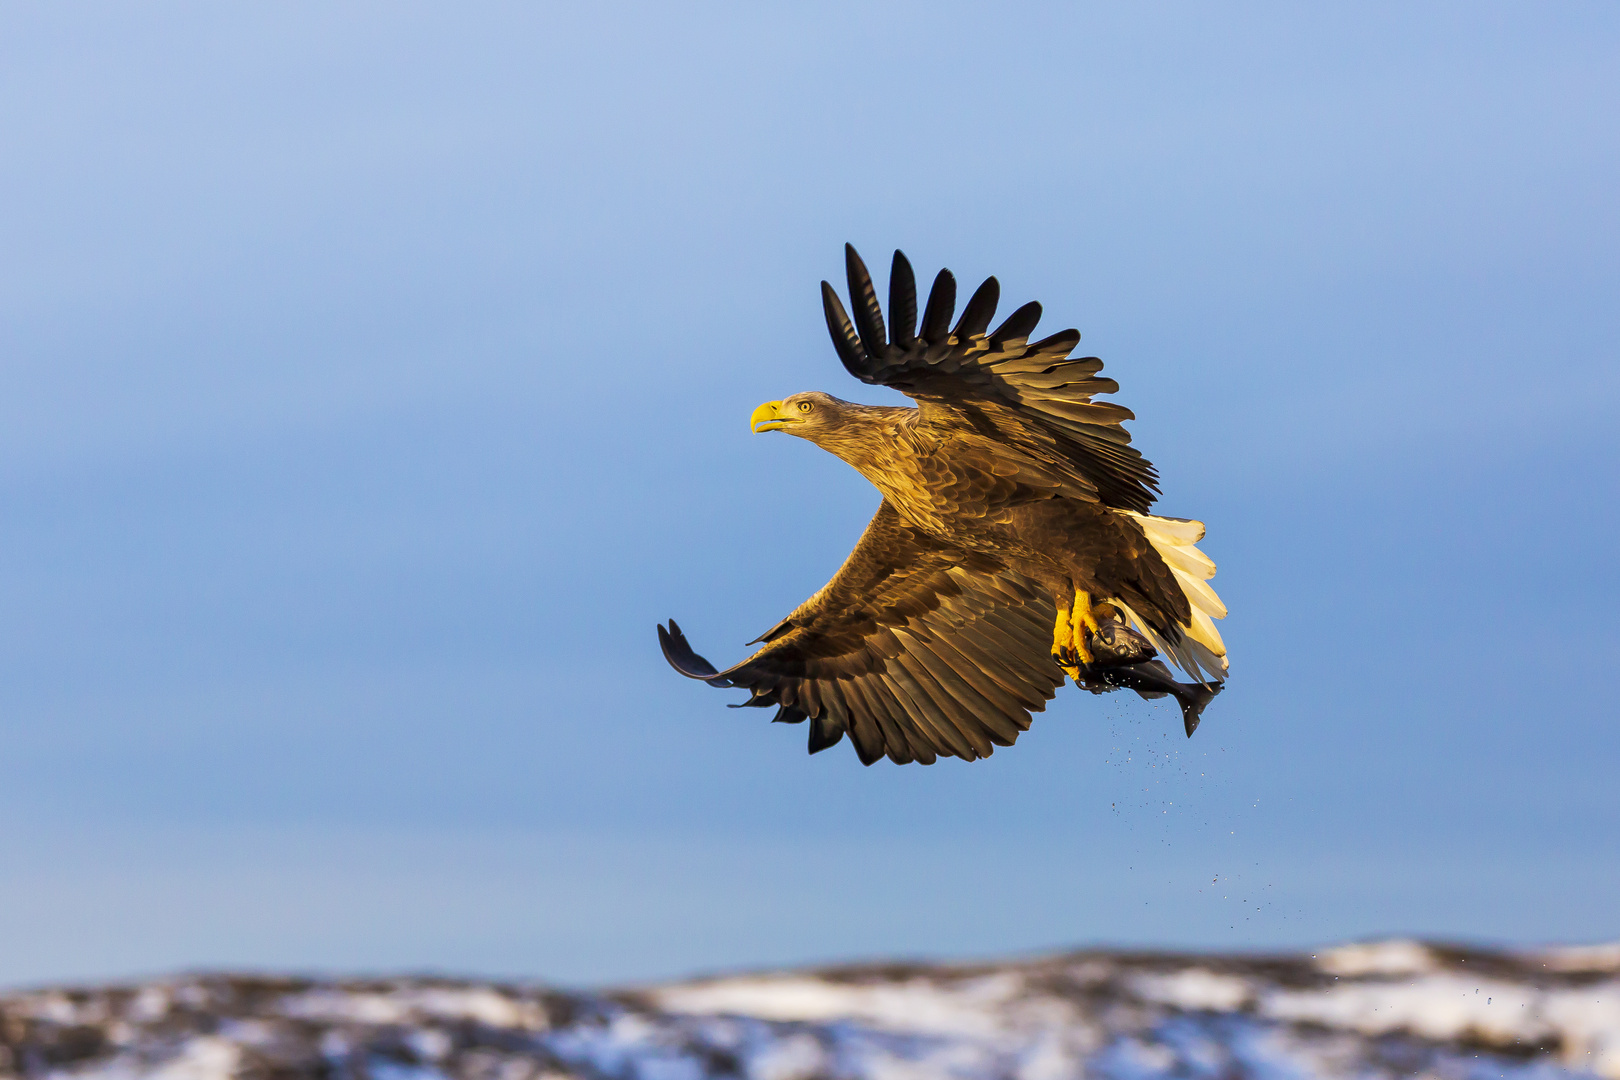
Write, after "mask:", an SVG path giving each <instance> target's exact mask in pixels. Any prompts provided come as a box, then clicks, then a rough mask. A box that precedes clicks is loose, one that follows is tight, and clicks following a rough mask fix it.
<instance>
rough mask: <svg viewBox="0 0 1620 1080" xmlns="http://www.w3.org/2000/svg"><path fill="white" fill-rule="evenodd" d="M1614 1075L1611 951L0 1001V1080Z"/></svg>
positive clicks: (1080, 957)
mask: <svg viewBox="0 0 1620 1080" xmlns="http://www.w3.org/2000/svg"><path fill="white" fill-rule="evenodd" d="M1590 1074H1596V1075H1598V1076H1606V1077H1620V945H1612V946H1598V947H1590V948H1565V949H1549V950H1539V951H1525V952H1499V951H1485V950H1479V949H1464V948H1454V947H1449V946H1439V945H1428V944H1423V943H1419V942H1412V941H1385V942H1378V943H1372V944H1361V945H1348V946H1342V947H1339V948H1334V949H1327V950H1323V951H1322V952H1320V953H1317V954H1312V955H1286V956H1216V955H1173V954H1146V953H1141V954H1138V953H1120V952H1082V953H1072V954H1066V955H1061V956H1051V957H1044V958H1040V959H1035V960H1022V961H1016V962H1007V963H993V964H973V965H922V964H874V965H869V966H852V967H841V968H836V969H819V970H807V971H797V972H783V973H760V974H746V975H735V976H728V977H721V978H712V979H703V980H697V981H692V982H681V983H670V984H665V985H659V986H648V987H639V988H634V989H629V990H623V991H618V992H611V993H603V994H580V993H572V992H564V991H560V990H556V989H552V988H548V987H543V986H538V985H534V986H530V985H511V984H495V983H488V982H478V981H465V980H456V979H441V978H399V979H386V980H365V981H360V980H352V981H348V980H318V979H301V978H274V977H266V976H259V975H254V976H244V975H205V976H186V977H178V978H172V979H162V980H157V981H153V982H146V983H140V984H134V985H127V986H109V987H91V988H73V989H45V990H36V991H29V992H16V993H12V994H9V995H5V996H3V997H0V1075H12V1076H27V1077H47V1076H49V1077H59V1078H63V1080H66V1078H69V1077H73V1078H84V1080H91V1078H94V1080H113V1078H124V1077H130V1078H133V1077H137V1076H151V1077H161V1078H163V1080H224V1078H227V1077H245V1078H250V1080H298V1078H302V1077H311V1078H314V1077H321V1078H329V1080H337V1078H351V1077H352V1078H355V1080H362V1078H376V1080H438V1078H441V1077H454V1078H466V1080H542V1078H546V1077H564V1076H578V1077H611V1078H625V1080H697V1078H700V1077H711V1076H712V1077H720V1076H726V1077H731V1076H736V1077H748V1078H757V1080H811V1078H835V1077H851V1078H854V1077H863V1078H864V1077H872V1078H885V1080H887V1078H894V1080H902V1078H919V1080H920V1078H935V1077H938V1078H950V1077H962V1078H969V1077H971V1078H980V1077H983V1078H992V1077H994V1078H1021V1080H1056V1078H1060V1077H1071V1076H1091V1077H1121V1078H1123V1077H1210V1078H1216V1077H1220V1078H1235V1077H1247V1076H1255V1077H1296V1076H1355V1077H1376V1076H1390V1077H1394V1076H1435V1077H1458V1078H1463V1077H1486V1076H1522V1077H1530V1076H1534V1077H1553V1076H1563V1075H1590Z"/></svg>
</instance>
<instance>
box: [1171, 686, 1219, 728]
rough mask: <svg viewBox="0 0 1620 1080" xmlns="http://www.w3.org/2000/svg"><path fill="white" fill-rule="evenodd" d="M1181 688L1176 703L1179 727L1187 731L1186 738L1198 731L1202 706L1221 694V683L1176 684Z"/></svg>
mask: <svg viewBox="0 0 1620 1080" xmlns="http://www.w3.org/2000/svg"><path fill="white" fill-rule="evenodd" d="M1176 685H1177V686H1179V687H1181V689H1180V690H1178V691H1177V692H1176V701H1177V702H1178V703H1180V705H1181V725H1182V726H1183V727H1185V728H1186V729H1187V738H1189V739H1190V738H1192V733H1193V732H1195V731H1197V730H1198V722H1199V721H1200V720H1202V719H1203V718H1204V706H1205V705H1208V704H1209V703H1210V702H1211V701H1214V700H1215V695H1216V694H1218V693H1220V692H1221V687H1222V685H1224V684H1222V683H1177V684H1176Z"/></svg>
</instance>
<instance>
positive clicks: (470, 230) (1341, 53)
mask: <svg viewBox="0 0 1620 1080" xmlns="http://www.w3.org/2000/svg"><path fill="white" fill-rule="evenodd" d="M1617 100H1620V13H1617V12H1616V9H1615V8H1614V7H1613V6H1612V5H1606V4H1599V3H1572V4H1563V5H1557V6H1547V5H1508V4H1488V3H1486V4H1478V3H1470V4H1460V3H1459V4H1419V5H1412V4H1389V5H1379V4H1368V5H1354V6H1346V7H1344V8H1342V9H1341V10H1339V11H1328V10H1324V9H1322V7H1321V6H1304V5H1266V4H1232V5H1222V6H1220V7H1219V8H1214V7H1211V6H1209V5H1200V4H1190V3H1189V4H1144V5H1133V6H1131V7H1130V8H1129V9H1128V10H1116V9H1115V6H1112V5H1049V6H1048V5H1010V6H1006V5H1004V6H1001V7H998V8H997V9H995V10H994V12H992V10H991V9H990V8H987V7H985V6H983V5H951V4H937V3H936V4H926V5H923V4H918V5H903V4H870V3H861V4H849V5H842V6H840V5H825V6H821V7H817V8H814V9H812V8H799V9H790V8H787V7H785V6H784V7H781V8H771V7H766V6H761V5H748V6H743V5H739V6H736V7H727V6H720V5H694V6H691V7H689V8H687V9H685V10H681V11H673V10H670V9H668V8H667V7H666V6H662V5H647V6H639V5H631V4H601V5H571V6H566V7H565V6H560V5H559V6H556V7H547V6H542V5H524V4H498V3H490V4H481V5H477V6H476V7H472V8H469V7H467V6H466V5H423V4H410V3H391V4H343V5H332V4H314V3H308V4H302V3H285V4H276V5H256V6H255V5H204V4H181V3H171V4H152V5H141V6H139V7H132V6H129V5H117V4H90V3H87V4H77V5H12V6H9V7H8V8H6V10H5V11H4V12H3V13H0V247H3V250H4V251H5V253H6V257H5V258H4V259H0V378H3V381H4V387H5V392H4V393H3V394H0V645H3V648H0V753H3V755H4V761H5V772H6V782H5V784H4V785H3V786H0V983H11V984H16V983H25V982H35V981H42V980H48V979H58V978H92V977H106V976H117V975H125V974H135V973H145V972H160V971H166V970H173V969H177V968H191V967H203V966H238V965H246V966H254V967H265V968H295V969H307V970H366V971H394V970H445V971H457V972H489V973H496V974H505V975H517V976H527V977H540V978H549V979H554V980H559V981H564V982H570V983H593V982H602V981H608V980H625V979H641V978H655V977H661V976H665V975H669V974H674V973H680V972H689V971H696V970H704V969H715V968H722V967H729V966H735V965H769V964H777V963H788V962H800V961H812V960H822V959H830V958H840V957H850V956H861V955H876V954H908V955H938V956H966V955H982V954H992V953H1000V952H1009V951H1019V950H1032V949H1042V948H1051V947H1060V946H1067V945H1075V944H1081V943H1121V944H1133V945H1141V944H1153V945H1165V946H1192V947H1201V948H1229V947H1245V948H1270V947H1290V946H1294V945H1300V944H1308V943H1313V942H1320V941H1326V940H1335V939H1343V938H1350V937H1358V936H1364V935H1370V934H1378V933H1386V932H1408V933H1423V934H1432V935H1438V936H1445V937H1454V938H1474V939H1486V940H1507V941H1549V940H1559V941H1564V940H1591V939H1602V938H1608V939H1612V938H1616V937H1620V919H1617V918H1616V916H1615V913H1614V912H1615V909H1616V905H1615V904H1614V897H1615V896H1616V895H1617V894H1620V840H1617V839H1616V837H1617V836H1620V800H1616V799H1615V797H1614V786H1615V776H1616V773H1617V767H1620V725H1616V723H1615V718H1616V705H1615V701H1614V690H1613V687H1614V685H1615V681H1616V675H1617V673H1620V671H1617V669H1620V632H1617V631H1616V629H1615V624H1614V619H1613V613H1614V607H1615V601H1616V598H1617V595H1620V572H1617V570H1616V563H1615V560H1614V558H1613V546H1614V537H1615V536H1616V534H1617V532H1620V511H1617V509H1616V507H1617V499H1616V495H1617V486H1620V484H1617V470H1616V461H1617V453H1616V452H1617V450H1620V436H1617V434H1616V432H1617V431H1620V376H1617V375H1616V374H1615V371H1616V368H1615V359H1616V357H1615V352H1616V348H1615V341H1616V338H1617V331H1620V304H1617V303H1616V297H1617V295H1620V290H1617V285H1620V200H1617V199H1616V197H1615V192H1616V191H1620V136H1617V128H1616V125H1615V123H1614V115H1615V102H1616V101H1617ZM846 240H847V241H851V242H853V243H855V244H856V246H857V247H859V248H860V249H861V250H862V251H863V252H865V253H866V255H867V257H868V259H869V261H870V262H872V263H873V265H875V266H881V265H885V264H886V262H887V255H888V252H889V251H890V250H892V249H893V248H894V247H897V246H898V247H902V248H904V249H905V250H906V252H907V253H908V254H909V255H910V257H911V259H912V261H913V262H914V264H915V265H916V266H917V267H918V271H919V273H920V274H922V275H929V274H932V273H933V271H934V269H935V268H937V267H939V266H941V265H948V266H950V267H951V268H952V269H953V270H954V271H955V272H956V273H957V276H958V278H959V279H961V280H963V281H964V282H969V283H972V282H976V281H977V280H979V279H980V278H982V277H983V276H985V275H987V274H991V273H994V274H996V275H997V276H998V277H1000V279H1001V282H1002V286H1003V295H1004V297H1005V298H1006V300H1007V302H1008V305H1007V306H1008V309H1009V310H1010V307H1011V306H1012V305H1014V304H1016V303H1020V302H1022V301H1023V300H1025V299H1028V298H1038V299H1040V300H1041V301H1042V302H1043V303H1044V304H1045V308H1046V312H1047V316H1046V319H1047V321H1046V323H1045V324H1043V325H1044V326H1046V327H1047V328H1048V329H1050V330H1056V329H1060V328H1062V327H1065V326H1077V327H1079V328H1080V330H1081V331H1082V333H1083V334H1084V335H1085V340H1084V342H1083V344H1082V349H1083V350H1084V351H1087V352H1093V353H1096V354H1098V355H1100V356H1102V357H1103V358H1104V360H1105V361H1106V362H1107V373H1108V374H1109V375H1111V376H1113V377H1115V378H1117V379H1118V380H1119V382H1120V384H1121V387H1122V390H1121V392H1120V394H1119V395H1118V397H1117V399H1118V400H1119V401H1120V402H1121V403H1123V404H1126V405H1128V406H1130V407H1131V408H1133V409H1134V410H1135V411H1136V412H1137V414H1138V416H1139V417H1140V419H1139V420H1138V421H1137V422H1136V423H1135V424H1134V425H1133V426H1132V429H1133V431H1134V433H1135V436H1136V444H1137V445H1138V446H1139V447H1140V448H1141V449H1142V450H1143V451H1144V452H1145V453H1146V454H1147V455H1148V456H1149V457H1150V458H1151V459H1152V460H1153V461H1155V462H1156V463H1157V465H1158V466H1159V469H1160V472H1161V473H1162V474H1163V477H1164V485H1163V486H1164V499H1163V501H1162V502H1161V503H1160V508H1161V509H1162V511H1163V512H1165V513H1168V514H1173V515H1177V516H1191V517H1198V518H1201V519H1203V520H1205V521H1207V522H1208V523H1209V527H1210V531H1209V539H1208V541H1207V542H1206V544H1205V545H1204V548H1205V550H1206V551H1207V552H1208V553H1209V554H1211V555H1212V556H1213V557H1214V558H1215V559H1216V561H1217V562H1218V563H1219V564H1220V567H1221V570H1220V574H1219V576H1218V577H1217V579H1216V582H1215V583H1216V585H1217V587H1218V588H1219V589H1220V591H1221V594H1222V596H1223V597H1224V598H1225V599H1226V601H1227V603H1228V604H1229V606H1230V607H1231V609H1232V616H1231V617H1230V618H1229V619H1228V620H1227V621H1226V624H1225V625H1224V627H1223V630H1224V632H1225V635H1226V639H1227V641H1228V644H1229V645H1230V647H1231V650H1232V655H1233V679H1232V682H1231V684H1230V686H1229V688H1228V689H1227V691H1226V693H1225V694H1223V695H1222V697H1221V698H1220V699H1219V701H1218V702H1217V703H1216V704H1215V705H1213V706H1212V707H1211V709H1210V711H1209V713H1208V714H1207V716H1206V719H1205V723H1204V726H1203V727H1202V728H1201V729H1200V730H1199V732H1198V735H1197V737H1196V738H1194V739H1193V740H1191V741H1187V740H1184V739H1183V738H1182V737H1181V736H1180V734H1179V727H1180V723H1179V717H1177V716H1176V715H1175V714H1174V708H1173V706H1171V705H1169V704H1166V703H1162V702H1161V703H1149V702H1144V701H1140V700H1138V699H1136V698H1134V697H1130V699H1129V700H1126V699H1125V697H1123V696H1120V695H1115V696H1113V697H1109V698H1105V699H1097V698H1093V697H1091V696H1090V695H1083V694H1079V693H1077V692H1075V691H1073V690H1069V691H1067V692H1065V693H1063V694H1061V695H1060V696H1059V698H1058V700H1057V701H1056V702H1054V703H1053V705H1052V706H1051V707H1050V708H1049V709H1048V711H1047V712H1046V713H1045V714H1043V715H1041V716H1040V717H1038V718H1037V720H1036V723H1035V725H1034V727H1033V728H1032V729H1031V730H1030V731H1029V732H1028V733H1027V734H1026V735H1025V736H1024V737H1023V738H1022V739H1020V741H1019V743H1018V745H1017V746H1016V747H1014V748H1012V749H1011V750H1008V751H1003V752H998V753H997V754H996V755H995V756H994V757H993V758H991V759H990V760H988V761H984V762H979V763H975V764H972V765H963V764H961V763H958V762H946V763H943V764H940V765H937V766H934V767H932V768H930V769H922V768H918V767H906V768H895V767H893V766H890V765H888V764H886V763H885V764H880V765H878V766H876V767H874V768H871V769H863V768H861V767H860V766H859V764H858V763H857V762H856V759H855V756H854V754H853V753H851V752H849V750H848V748H847V747H840V748H838V749H837V750H835V751H833V752H831V753H828V754H823V755H819V756H817V757H816V758H813V759H810V758H806V757H805V756H804V748H803V739H804V736H803V729H801V728H786V727H780V726H778V727H774V728H773V727H771V726H770V725H768V724H765V723H764V718H763V715H762V714H759V713H752V712H750V713H745V714H740V713H737V712H730V711H727V710H726V709H724V708H723V707H722V706H723V704H724V703H725V702H726V701H727V700H731V699H732V698H733V697H735V696H736V695H726V694H722V693H718V692H715V691H711V690H708V689H707V688H704V687H702V686H699V685H695V684H692V683H688V682H686V681H685V680H682V679H680V678H678V677H677V676H676V675H674V674H673V673H672V672H670V671H669V670H668V669H667V668H666V667H665V666H664V663H663V661H662V659H661V657H660V656H659V654H658V651H657V645H656V641H655V638H654V635H653V625H654V623H655V622H656V621H658V620H660V619H664V618H668V617H670V616H672V615H673V616H675V617H676V618H678V619H680V620H681V622H682V625H683V626H684V627H685V628H686V629H687V630H688V631H689V632H690V633H691V634H692V636H693V639H694V642H695V643H696V645H697V646H698V647H699V649H700V650H701V651H703V652H705V653H706V654H707V655H709V656H710V658H711V659H713V660H715V661H717V662H730V661H731V660H733V659H735V658H737V657H739V656H741V655H742V654H743V647H742V642H744V641H746V640H747V639H749V638H751V637H753V636H754V635H756V634H757V633H759V632H760V631H762V630H763V629H765V628H766V627H768V626H769V625H771V624H772V623H773V622H775V621H776V620H777V619H778V618H779V617H781V616H782V615H783V614H785V613H786V612H787V611H788V610H789V609H791V608H792V607H793V606H794V605H795V604H797V603H798V602H799V601H800V600H802V599H803V598H804V597H805V596H807V595H809V593H810V592H812V591H813V590H814V589H815V588H817V587H819V585H820V584H821V583H822V582H823V581H825V580H826V578H827V577H828V576H829V575H830V574H831V572H832V571H833V570H834V569H835V568H836V567H837V565H838V564H839V563H840V562H841V561H842V559H843V557H844V555H845V554H846V553H847V551H848V550H849V548H850V546H851V545H852V544H853V542H854V539H855V537H856V536H857V535H858V533H859V531H860V528H861V526H862V525H863V524H864V522H865V520H866V519H867V517H869V516H870V514H871V512H872V511H873V509H875V507H876V504H877V495H876V493H875V492H874V491H873V490H872V489H871V488H870V487H869V486H867V485H866V483H865V482H864V481H863V480H861V479H860V478H859V477H858V476H857V475H855V474H854V473H853V472H852V471H851V470H849V469H848V467H847V466H845V465H843V464H842V463H841V462H839V461H837V460H836V459H834V458H832V457H831V456H830V455H827V454H824V453H822V452H820V451H818V450H817V449H816V448H814V447H813V446H810V445H809V444H806V443H803V442H800V441H798V440H793V439H787V438H782V437H776V436H771V437H756V436H752V435H750V434H749V433H748V430H747V423H746V421H747V417H748V414H749V412H750V410H751V409H752V408H753V406H754V405H756V404H758V403H759V402H760V401H763V400H766V399H768V398H777V397H781V396H784V395H785V394H788V393H791V392H794V391H797V390H803V389H825V390H828V391H830V392H832V393H835V394H838V395H840V396H845V397H849V398H853V399H856V400H866V401H879V400H887V399H885V398H884V397H883V396H882V392H881V391H875V390H873V389H871V388H867V387H863V386H860V385H859V384H856V383H854V382H853V381H852V380H850V379H849V378H848V377H847V376H846V375H845V374H844V373H843V372H842V370H841V369H840V367H839V366H838V363H837V361H836V358H835V357H834V355H833V352H832V350H831V347H830V345H829V343H828V341H827V339H826V332H825V328H824V327H823V325H822V322H821V313H820V306H819V300H818V297H817V290H816V285H817V282H818V281H819V280H820V279H821V278H824V277H825V278H833V279H835V280H836V278H837V276H838V274H839V273H840V271H841V267H842V253H841V246H842V244H843V243H844V242H845V241H846Z"/></svg>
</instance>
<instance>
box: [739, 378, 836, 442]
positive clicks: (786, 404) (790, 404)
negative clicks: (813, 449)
mask: <svg viewBox="0 0 1620 1080" xmlns="http://www.w3.org/2000/svg"><path fill="white" fill-rule="evenodd" d="M859 408H860V406H858V405H854V404H852V403H851V402H848V401H841V400H839V399H838V398H835V397H833V396H832V395H831V394H823V393H822V392H821V391H819V390H810V391H807V392H806V393H803V394H794V395H793V396H792V397H787V398H783V399H782V400H781V401H767V402H766V403H765V404H763V405H761V406H760V407H759V408H757V409H755V410H754V415H752V416H750V417H749V418H748V426H749V427H751V428H753V429H754V431H755V432H756V433H757V432H761V431H785V432H787V433H788V434H789V435H797V436H799V438H801V439H809V440H810V441H811V442H817V441H819V440H820V439H821V438H824V437H826V436H828V435H831V434H833V433H835V432H837V431H839V430H840V429H841V428H843V427H844V426H845V424H847V423H848V422H850V421H851V420H852V419H854V413H855V411H856V410H857V409H859Z"/></svg>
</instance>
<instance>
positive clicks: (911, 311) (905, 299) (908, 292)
mask: <svg viewBox="0 0 1620 1080" xmlns="http://www.w3.org/2000/svg"><path fill="white" fill-rule="evenodd" d="M889 333H890V334H892V335H893V336H894V343H895V344H896V345H899V346H901V347H902V348H904V347H908V346H910V345H911V344H912V343H914V342H915V341H916V340H917V275H916V274H913V273H912V272H911V260H910V259H907V258H906V254H905V252H903V251H900V250H898V249H897V250H896V251H895V253H894V262H893V263H892V264H890V266H889Z"/></svg>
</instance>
